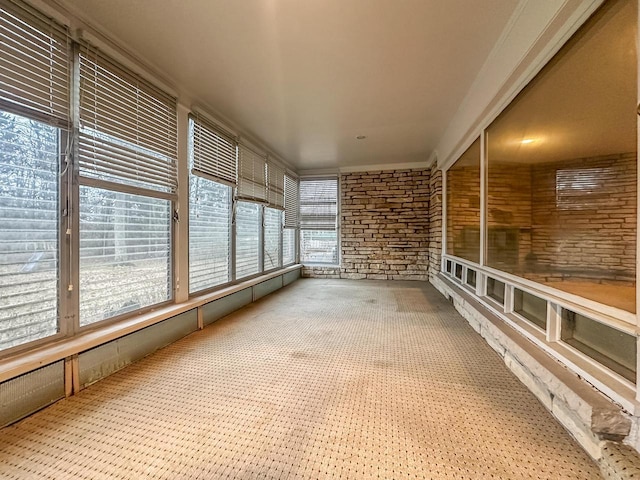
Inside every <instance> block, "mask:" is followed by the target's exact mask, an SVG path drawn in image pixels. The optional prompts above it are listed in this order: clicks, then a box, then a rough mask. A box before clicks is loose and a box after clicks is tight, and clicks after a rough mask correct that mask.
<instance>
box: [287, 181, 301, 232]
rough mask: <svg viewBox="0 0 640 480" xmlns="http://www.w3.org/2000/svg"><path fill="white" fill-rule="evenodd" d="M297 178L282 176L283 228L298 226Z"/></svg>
mask: <svg viewBox="0 0 640 480" xmlns="http://www.w3.org/2000/svg"><path fill="white" fill-rule="evenodd" d="M298 190H299V183H298V179H297V178H295V177H292V176H291V175H285V176H284V228H298V212H299V206H298Z"/></svg>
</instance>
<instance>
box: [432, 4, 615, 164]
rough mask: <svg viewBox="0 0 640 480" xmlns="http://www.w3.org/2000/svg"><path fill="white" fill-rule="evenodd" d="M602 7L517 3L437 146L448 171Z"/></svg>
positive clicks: (592, 5)
mask: <svg viewBox="0 0 640 480" xmlns="http://www.w3.org/2000/svg"><path fill="white" fill-rule="evenodd" d="M602 3H603V0H589V1H583V2H572V1H569V0H565V1H554V2H551V1H549V2H540V1H538V0H521V1H520V4H519V5H518V8H517V9H516V11H515V12H514V14H513V16H512V17H511V19H510V21H509V23H508V25H507V26H506V28H505V30H504V32H503V34H502V36H501V37H500V39H499V40H498V42H497V43H496V44H495V46H494V48H493V50H492V51H491V53H490V55H489V56H488V58H487V61H486V62H485V64H484V65H483V67H482V69H481V70H480V73H479V74H478V76H477V77H476V79H475V81H474V82H473V84H472V86H471V88H470V89H469V91H468V93H467V95H466V97H465V99H464V100H463V102H462V104H461V105H460V108H459V109H458V111H457V113H456V115H455V116H454V118H453V120H452V121H451V123H450V124H449V126H448V127H447V129H446V131H445V133H444V135H443V136H442V137H441V138H440V141H439V143H438V145H437V147H436V150H437V151H438V152H439V153H440V158H441V159H442V162H441V164H440V165H439V168H442V169H443V170H446V169H447V168H448V167H449V166H450V165H451V164H452V163H454V162H455V161H456V160H457V158H458V157H459V156H460V155H462V153H464V151H465V150H466V149H467V148H468V147H469V145H471V144H472V143H473V142H474V141H475V140H476V139H477V138H478V136H479V135H480V134H481V133H482V131H483V129H484V128H485V127H487V126H488V125H489V123H491V121H492V120H493V119H495V117H496V116H497V115H498V114H499V113H500V112H501V111H502V110H503V109H504V108H505V107H506V106H507V105H508V104H509V103H510V102H511V100H513V98H514V97H515V96H516V95H517V94H518V93H519V92H520V90H522V89H523V88H524V87H525V86H526V85H527V84H528V83H529V81H531V79H533V77H534V76H535V75H536V74H537V73H538V72H539V71H540V70H541V69H542V68H543V67H544V65H545V64H546V63H547V62H548V61H549V60H550V59H551V58H552V57H553V55H555V53H556V52H557V51H558V50H559V49H560V48H561V47H562V45H564V43H565V42H566V41H567V40H568V39H569V37H570V36H571V35H573V33H575V32H576V30H578V28H580V26H581V25H582V24H583V23H584V22H585V21H586V19H587V18H588V17H589V16H590V15H591V14H592V13H593V12H594V11H595V10H596V9H597V8H598V7H599V6H600V5H601V4H602Z"/></svg>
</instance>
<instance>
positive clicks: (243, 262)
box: [235, 202, 262, 279]
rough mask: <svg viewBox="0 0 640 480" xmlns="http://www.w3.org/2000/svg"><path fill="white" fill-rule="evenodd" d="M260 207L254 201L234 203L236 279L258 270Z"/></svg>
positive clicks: (253, 273)
mask: <svg viewBox="0 0 640 480" xmlns="http://www.w3.org/2000/svg"><path fill="white" fill-rule="evenodd" d="M261 209H262V207H261V206H260V205H258V204H256V203H249V202H237V203H236V215H235V222H236V278H237V279H240V278H243V277H248V276H249V275H255V274H256V273H259V272H260V234H261V232H260V228H261V215H260V211H261Z"/></svg>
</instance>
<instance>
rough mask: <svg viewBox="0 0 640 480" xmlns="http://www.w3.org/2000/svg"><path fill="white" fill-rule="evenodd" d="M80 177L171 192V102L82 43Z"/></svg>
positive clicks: (173, 150)
mask: <svg viewBox="0 0 640 480" xmlns="http://www.w3.org/2000/svg"><path fill="white" fill-rule="evenodd" d="M80 124H81V128H80V174H81V175H82V176H85V177H92V178H100V179H108V180H110V181H114V182H117V183H124V184H126V185H132V186H143V187H146V188H150V189H153V190H159V191H163V192H168V193H175V192H176V191H177V166H176V158H177V108H176V100H175V98H173V97H171V96H170V95H168V94H166V93H164V92H162V90H160V89H158V88H157V87H155V86H153V85H152V84H150V83H149V82H147V81H145V80H143V79H142V78H140V77H138V76H137V75H135V74H133V73H132V72H130V71H129V70H127V69H126V68H125V67H123V66H121V65H119V64H117V63H116V62H115V61H114V60H112V59H110V58H109V57H107V56H106V55H104V54H103V53H102V52H100V51H98V50H97V49H95V48H93V47H91V46H89V45H88V44H85V43H83V44H82V45H81V51H80Z"/></svg>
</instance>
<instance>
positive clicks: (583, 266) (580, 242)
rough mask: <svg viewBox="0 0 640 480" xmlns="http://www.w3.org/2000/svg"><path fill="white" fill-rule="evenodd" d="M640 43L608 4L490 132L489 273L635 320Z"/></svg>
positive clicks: (626, 11)
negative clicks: (590, 302)
mask: <svg viewBox="0 0 640 480" xmlns="http://www.w3.org/2000/svg"><path fill="white" fill-rule="evenodd" d="M636 37H637V3H636V2H633V1H626V0H620V1H611V2H605V5H604V7H603V8H601V9H600V10H598V11H597V12H596V13H595V14H594V15H593V17H592V18H591V19H589V20H588V21H587V22H586V24H585V25H584V26H583V27H582V28H581V29H580V30H579V31H578V32H577V33H576V35H574V37H573V38H572V39H571V40H570V41H569V42H568V43H567V44H566V45H565V46H564V47H563V48H562V49H561V50H560V52H559V53H558V54H557V55H556V56H555V57H554V58H553V59H552V60H551V62H550V63H549V64H548V65H547V66H546V67H545V68H544V69H543V70H542V71H541V72H540V73H539V74H538V75H537V76H536V77H535V79H534V80H533V81H532V82H531V83H530V84H529V85H528V86H527V87H526V88H525V89H524V90H523V91H522V92H521V93H520V94H519V95H518V96H517V97H516V99H515V100H514V101H513V102H512V103H511V105H510V106H509V107H508V108H507V109H506V110H505V111H504V112H503V113H502V114H500V116H499V117H498V118H497V119H496V120H495V121H494V122H493V123H492V124H491V126H490V127H489V128H488V130H487V132H486V135H487V137H486V142H487V159H488V160H487V162H488V163H487V181H488V186H487V233H486V235H487V237H486V242H487V249H486V255H487V257H486V258H487V262H486V263H487V265H489V266H491V267H494V268H497V269H500V270H503V271H506V272H509V273H512V274H515V275H519V276H522V277H525V278H527V279H530V280H534V281H536V282H540V283H543V284H546V285H549V286H552V287H555V288H558V289H560V290H563V291H565V292H569V293H572V294H576V295H579V296H582V297H585V298H588V299H591V300H595V301H597V302H600V303H604V304H607V305H611V306H614V307H618V308H621V309H624V310H627V311H631V312H635V309H636V305H635V274H636V269H635V261H636V255H635V251H636V202H637V200H636V177H637V174H636V171H637V168H636V164H637V140H636V115H637V114H636V99H637V73H636V68H637V58H636Z"/></svg>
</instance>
